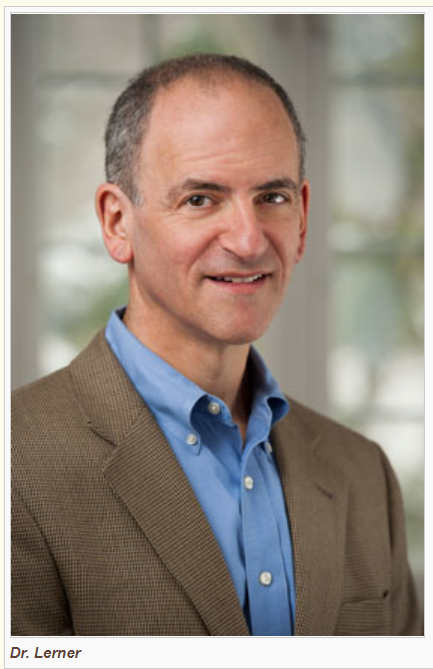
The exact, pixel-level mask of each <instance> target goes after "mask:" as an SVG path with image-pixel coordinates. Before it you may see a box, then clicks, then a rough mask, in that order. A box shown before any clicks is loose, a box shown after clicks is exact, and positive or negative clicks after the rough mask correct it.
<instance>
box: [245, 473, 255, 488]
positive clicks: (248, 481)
mask: <svg viewBox="0 0 433 669" xmlns="http://www.w3.org/2000/svg"><path fill="white" fill-rule="evenodd" d="M244 488H245V489H246V490H252V489H253V488H254V479H253V478H251V476H246V477H245V478H244Z"/></svg>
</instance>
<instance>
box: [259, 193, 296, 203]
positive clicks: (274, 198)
mask: <svg viewBox="0 0 433 669" xmlns="http://www.w3.org/2000/svg"><path fill="white" fill-rule="evenodd" d="M261 201H262V202H263V203H264V204H284V203H285V202H289V199H288V198H287V197H286V196H285V195H282V194H281V193H265V194H264V195H262V197H261Z"/></svg>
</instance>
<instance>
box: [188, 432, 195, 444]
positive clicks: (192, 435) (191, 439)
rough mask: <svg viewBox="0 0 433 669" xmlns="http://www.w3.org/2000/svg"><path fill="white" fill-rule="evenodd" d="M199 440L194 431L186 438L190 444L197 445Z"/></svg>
mask: <svg viewBox="0 0 433 669" xmlns="http://www.w3.org/2000/svg"><path fill="white" fill-rule="evenodd" d="M197 442H198V439H197V437H196V436H195V434H193V433H192V432H191V434H189V435H188V436H187V438H186V443H187V444H189V446H195V445H196V443H197Z"/></svg>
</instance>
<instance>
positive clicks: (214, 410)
mask: <svg viewBox="0 0 433 669" xmlns="http://www.w3.org/2000/svg"><path fill="white" fill-rule="evenodd" d="M207 410H208V411H209V413H211V414H213V415H214V416H218V414H219V412H220V411H221V407H220V405H219V404H218V402H209V404H208V405H207Z"/></svg>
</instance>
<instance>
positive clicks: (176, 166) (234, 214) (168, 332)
mask: <svg viewBox="0 0 433 669" xmlns="http://www.w3.org/2000/svg"><path fill="white" fill-rule="evenodd" d="M215 58H216V59H217V61H218V59H220V57H219V56H218V57H215ZM251 68H253V70H254V66H252V65H251ZM120 106H121V105H120ZM116 107H118V108H119V103H116ZM113 114H114V115H116V113H115V112H113ZM142 116H143V115H142ZM137 118H138V112H137ZM145 119H146V121H145V123H144V124H143V122H141V127H140V133H138V136H137V140H136V147H135V149H134V151H132V152H131V153H130V154H129V156H130V158H129V161H130V165H129V168H130V169H129V174H130V176H129V177H128V178H127V181H128V180H129V186H125V185H124V184H121V183H118V182H120V181H121V177H120V176H119V177H116V178H114V176H113V175H111V177H110V179H111V182H107V183H105V184H103V185H102V186H100V187H99V189H98V192H97V198H96V202H97V209H98V215H99V218H100V220H101V224H102V231H103V236H104V241H105V244H106V246H107V249H108V251H109V253H110V254H111V256H112V257H113V258H114V259H115V260H117V261H118V262H121V263H128V266H129V280H130V302H129V305H128V310H127V316H128V324H129V325H131V323H132V324H133V328H134V330H135V332H136V333H140V336H141V338H142V339H145V340H146V341H145V343H148V345H151V346H153V348H154V349H155V345H156V343H157V345H158V346H157V347H158V350H159V352H161V351H160V349H162V348H165V349H167V348H170V347H171V348H173V347H176V346H177V347H181V346H183V347H186V346H188V345H191V346H192V345H196V344H197V343H198V342H201V344H205V345H207V346H208V345H210V346H226V345H231V344H246V343H249V342H251V341H253V340H255V339H257V338H258V337H259V336H261V334H263V332H264V330H265V329H266V328H267V326H268V325H269V323H270V321H271V320H272V318H273V316H274V315H275V313H276V311H277V309H278V308H279V306H280V304H281V301H282V299H283V296H284V293H285V290H286V287H287V285H288V283H289V280H290V276H291V273H292V270H293V267H294V265H295V263H296V262H298V260H299V259H300V258H301V257H302V255H303V252H304V246H305V235H306V228H307V213H308V202H309V186H308V182H306V181H305V180H304V179H301V178H300V164H301V162H302V161H301V160H300V154H301V152H300V149H299V146H300V139H299V138H300V137H301V140H302V138H303V135H302V133H301V131H300V130H299V127H298V132H297V131H296V128H295V126H294V123H293V121H292V117H291V116H290V114H288V113H287V106H286V105H285V104H284V103H283V101H282V98H281V95H280V94H279V93H278V92H277V91H276V90H275V88H274V87H272V86H269V85H268V84H267V83H265V84H264V83H263V82H262V80H261V79H260V80H258V79H255V78H252V77H249V76H248V77H247V76H243V75H240V74H238V73H237V72H234V71H232V70H230V71H228V72H226V71H222V70H220V69H215V70H205V71H202V70H200V71H199V73H194V74H192V73H191V72H188V74H185V75H184V76H181V77H179V76H178V77H177V79H176V80H175V81H173V80H171V82H170V84H166V85H164V86H160V87H159V88H158V90H157V93H153V96H152V97H151V106H150V112H149V113H148V114H147V115H146V116H145ZM112 122H113V123H114V121H113V119H112ZM137 123H138V121H137ZM132 130H133V129H132V128H130V131H131V132H132ZM124 132H125V136H126V134H127V131H126V130H125V131H124ZM128 132H129V131H128ZM300 133H301V134H300ZM121 134H122V133H121V132H120V131H119V135H121ZM302 141H303V140H302ZM302 141H301V146H303V144H302ZM120 143H121V142H120ZM122 160H123V159H122ZM118 163H119V165H120V163H121V161H118ZM131 168H132V169H131ZM121 172H122V170H121V169H120V167H119V174H121ZM127 173H128V172H127ZM112 181H115V182H116V183H112ZM128 187H133V189H134V190H135V193H136V194H137V193H138V194H139V196H140V197H139V198H136V197H132V198H131V196H130V195H129V194H127V193H125V190H127V189H128ZM157 352H158V351H157Z"/></svg>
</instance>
